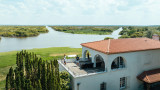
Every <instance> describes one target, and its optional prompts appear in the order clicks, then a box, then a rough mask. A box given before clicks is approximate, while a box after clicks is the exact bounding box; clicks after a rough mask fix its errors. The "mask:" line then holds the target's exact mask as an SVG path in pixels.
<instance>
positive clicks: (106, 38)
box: [104, 37, 113, 40]
mask: <svg viewBox="0 0 160 90" xmlns="http://www.w3.org/2000/svg"><path fill="white" fill-rule="evenodd" d="M108 39H113V38H111V37H105V38H104V40H108Z"/></svg>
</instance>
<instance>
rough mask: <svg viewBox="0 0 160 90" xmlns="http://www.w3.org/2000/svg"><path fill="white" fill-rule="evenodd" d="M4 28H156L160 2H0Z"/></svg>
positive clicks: (73, 0) (119, 0)
mask: <svg viewBox="0 0 160 90" xmlns="http://www.w3.org/2000/svg"><path fill="white" fill-rule="evenodd" d="M0 24H2V25H5V24H9V25H159V24H160V0H0Z"/></svg>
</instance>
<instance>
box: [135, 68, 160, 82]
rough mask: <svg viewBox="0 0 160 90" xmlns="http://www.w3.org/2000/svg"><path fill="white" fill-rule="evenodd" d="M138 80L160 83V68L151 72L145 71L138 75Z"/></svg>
mask: <svg viewBox="0 0 160 90" xmlns="http://www.w3.org/2000/svg"><path fill="white" fill-rule="evenodd" d="M137 78H138V79H139V80H141V81H144V82H146V83H154V82H159V81H160V68H159V69H154V70H149V71H144V72H143V73H141V74H140V75H138V76H137Z"/></svg>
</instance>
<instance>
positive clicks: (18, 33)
mask: <svg viewBox="0 0 160 90" xmlns="http://www.w3.org/2000/svg"><path fill="white" fill-rule="evenodd" d="M46 32H48V30H47V29H46V27H45V26H0V36H3V37H29V36H37V35H39V34H40V33H46Z"/></svg>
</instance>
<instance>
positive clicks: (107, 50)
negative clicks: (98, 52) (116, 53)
mask: <svg viewBox="0 0 160 90" xmlns="http://www.w3.org/2000/svg"><path fill="white" fill-rule="evenodd" d="M110 42H111V40H110V39H109V40H108V48H107V54H109V48H110Z"/></svg>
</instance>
